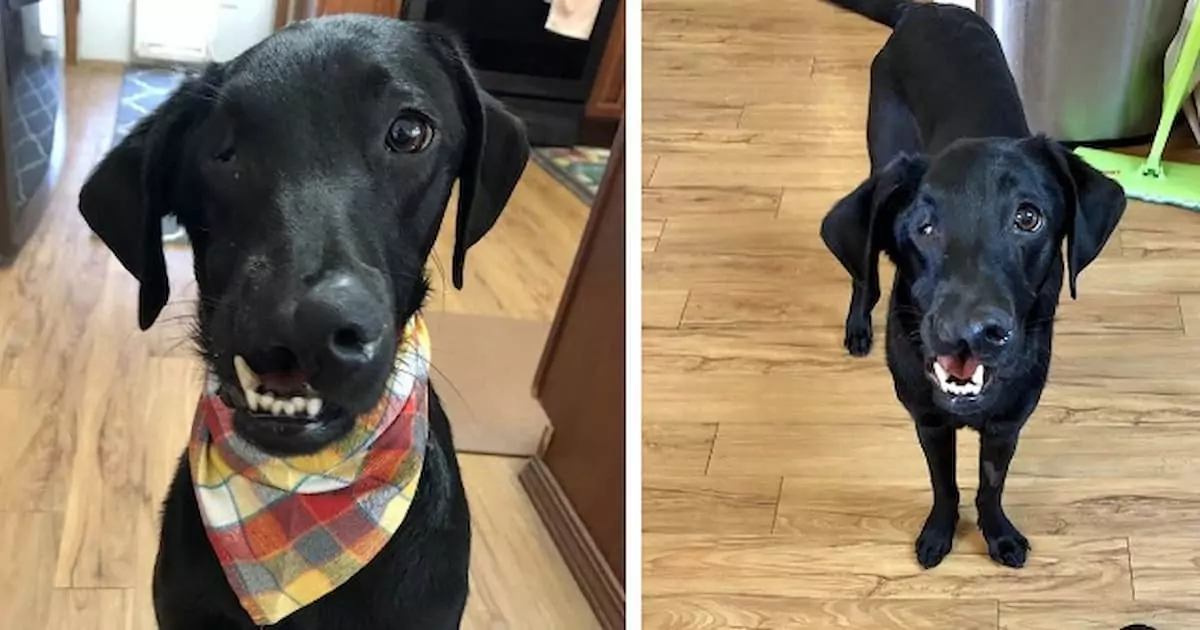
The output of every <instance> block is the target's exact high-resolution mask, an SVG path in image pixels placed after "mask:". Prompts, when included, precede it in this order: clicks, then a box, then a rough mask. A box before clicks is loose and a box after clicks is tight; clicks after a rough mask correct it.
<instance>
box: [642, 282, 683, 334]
mask: <svg viewBox="0 0 1200 630" xmlns="http://www.w3.org/2000/svg"><path fill="white" fill-rule="evenodd" d="M689 295H690V292H689V291H680V290H677V289H664V290H661V291H660V290H656V289H643V290H642V328H678V327H679V323H680V321H682V320H683V314H684V308H685V307H686V306H687V303H688V298H689Z"/></svg>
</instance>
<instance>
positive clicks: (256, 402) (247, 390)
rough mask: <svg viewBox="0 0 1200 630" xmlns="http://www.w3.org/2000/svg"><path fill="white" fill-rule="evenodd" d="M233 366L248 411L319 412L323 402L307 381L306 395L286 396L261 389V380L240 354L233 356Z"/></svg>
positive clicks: (281, 413) (288, 413)
mask: <svg viewBox="0 0 1200 630" xmlns="http://www.w3.org/2000/svg"><path fill="white" fill-rule="evenodd" d="M233 367H234V370H235V371H236V372H237V376H238V384H239V385H241V386H242V393H243V394H244V395H245V398H246V408H247V409H249V410H250V411H255V412H260V413H269V414H274V415H277V416H280V415H288V416H303V415H307V416H309V417H312V418H315V417H317V414H319V413H321V409H322V407H324V405H325V403H324V401H322V400H321V399H320V398H317V397H316V395H315V394H316V390H314V389H313V388H312V386H311V385H308V384H307V383H306V384H305V385H304V391H305V393H306V394H312V395H306V396H287V397H284V396H282V395H279V394H275V393H272V392H270V391H266V390H263V389H261V387H262V381H261V380H260V379H259V378H258V375H257V374H255V373H254V370H251V369H250V366H249V365H247V364H246V360H245V359H243V358H242V357H240V356H237V357H234V359H233Z"/></svg>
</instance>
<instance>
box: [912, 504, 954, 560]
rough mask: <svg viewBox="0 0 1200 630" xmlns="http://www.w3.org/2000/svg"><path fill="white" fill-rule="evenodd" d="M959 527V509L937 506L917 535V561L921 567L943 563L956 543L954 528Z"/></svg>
mask: <svg viewBox="0 0 1200 630" xmlns="http://www.w3.org/2000/svg"><path fill="white" fill-rule="evenodd" d="M957 527H958V510H957V509H954V510H943V509H938V508H937V507H936V506H935V507H934V508H933V511H932V512H930V513H929V518H927V519H925V527H922V528H921V535H920V536H917V562H919V563H921V568H923V569H932V568H933V567H936V566H937V565H939V564H941V563H942V560H943V559H944V558H945V557H946V555H947V554H949V553H950V548H951V547H952V546H953V545H954V530H955V529H956V528H957Z"/></svg>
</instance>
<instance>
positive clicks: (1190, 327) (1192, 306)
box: [1179, 294, 1200, 337]
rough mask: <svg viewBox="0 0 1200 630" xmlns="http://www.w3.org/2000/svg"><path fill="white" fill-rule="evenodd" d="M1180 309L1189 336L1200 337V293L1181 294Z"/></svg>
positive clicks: (1185, 331)
mask: <svg viewBox="0 0 1200 630" xmlns="http://www.w3.org/2000/svg"><path fill="white" fill-rule="evenodd" d="M1179 310H1180V311H1181V313H1182V316H1183V329H1184V333H1185V334H1186V335H1187V336H1189V337H1200V295H1194V294H1192V295H1181V296H1179Z"/></svg>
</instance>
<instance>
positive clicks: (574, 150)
mask: <svg viewBox="0 0 1200 630" xmlns="http://www.w3.org/2000/svg"><path fill="white" fill-rule="evenodd" d="M608 154H609V150H608V149H597V148H594V147H566V148H562V147H539V148H536V149H534V150H533V159H535V160H537V163H538V164H540V165H541V166H542V168H544V169H546V171H547V172H549V173H550V174H551V175H553V176H554V178H555V179H557V180H558V181H559V182H561V183H562V184H563V185H564V186H566V187H567V188H570V189H571V191H572V192H574V193H575V194H576V195H577V196H578V197H579V198H580V199H582V200H583V202H584V203H586V204H588V205H589V206H590V205H591V204H592V201H594V200H595V199H596V191H597V190H599V188H600V182H601V180H603V179H604V171H605V170H607V169H608Z"/></svg>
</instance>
